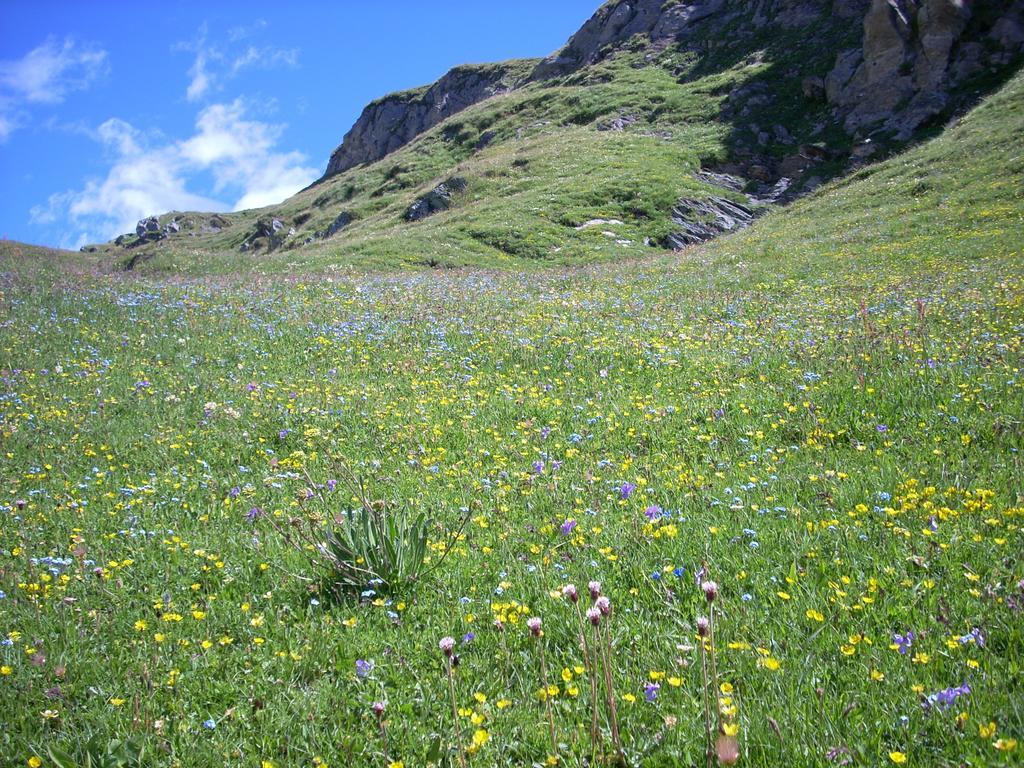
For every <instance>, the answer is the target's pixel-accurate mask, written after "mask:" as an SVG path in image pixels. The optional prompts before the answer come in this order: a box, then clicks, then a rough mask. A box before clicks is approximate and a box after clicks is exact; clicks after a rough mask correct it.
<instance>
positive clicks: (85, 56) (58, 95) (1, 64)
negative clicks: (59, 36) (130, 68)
mask: <svg viewBox="0 0 1024 768" xmlns="http://www.w3.org/2000/svg"><path fill="white" fill-rule="evenodd" d="M106 66H107V52H106V51H104V50H101V49H99V48H95V47H89V46H81V45H79V44H78V43H76V42H75V41H74V40H72V39H71V38H66V39H65V40H64V42H63V43H58V42H57V40H56V39H54V38H52V37H51V38H49V39H48V40H47V41H46V42H45V43H43V44H42V45H40V46H39V47H38V48H33V49H32V50H31V51H29V52H28V53H27V54H25V55H24V56H23V57H22V58H20V59H14V60H7V61H0V89H2V90H3V91H4V92H5V93H6V94H8V96H9V98H11V99H12V100H16V101H24V102H27V103H30V104H59V103H61V102H62V101H63V100H64V98H65V97H66V96H67V94H68V93H70V92H71V91H79V90H82V89H84V88H87V87H88V86H89V85H90V84H91V83H92V82H93V81H94V80H96V78H98V77H99V76H100V75H102V74H103V73H104V72H105V71H106Z"/></svg>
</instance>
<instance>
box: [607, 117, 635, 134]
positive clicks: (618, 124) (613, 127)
mask: <svg viewBox="0 0 1024 768" xmlns="http://www.w3.org/2000/svg"><path fill="white" fill-rule="evenodd" d="M638 119H639V118H637V116H636V115H619V116H618V117H616V118H613V119H612V120H606V121H604V122H600V123H598V124H597V130H599V131H614V132H616V133H621V132H622V131H624V130H626V129H627V128H629V126H631V125H633V124H634V123H636V122H637V120H638Z"/></svg>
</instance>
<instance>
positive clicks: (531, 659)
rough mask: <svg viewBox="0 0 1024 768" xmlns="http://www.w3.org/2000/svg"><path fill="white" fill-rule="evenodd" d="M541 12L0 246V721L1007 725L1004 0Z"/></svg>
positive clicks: (990, 751)
mask: <svg viewBox="0 0 1024 768" xmlns="http://www.w3.org/2000/svg"><path fill="white" fill-rule="evenodd" d="M596 4H597V2H596V0H595V5H596ZM441 5H444V4H441ZM438 12H439V13H441V12H444V11H440V10H439V11H438ZM584 21H585V23H583V22H584ZM580 22H581V23H583V26H582V27H581V28H580V30H579V31H578V32H577V33H576V34H575V35H574V36H573V37H572V38H571V39H570V40H569V42H568V43H567V44H566V46H565V47H564V48H563V49H561V50H560V51H558V52H556V53H555V54H553V55H551V56H550V57H548V58H546V59H522V60H516V61H511V62H505V63H501V64H486V65H477V64H473V65H464V66H460V67H457V68H456V69H454V70H452V71H451V72H449V73H448V74H447V75H445V76H444V77H443V78H442V79H441V80H439V81H438V82H436V83H434V84H432V85H429V86H424V87H422V88H419V89H416V90H412V91H406V92H402V93H398V94H393V95H390V96H385V97H383V98H381V99H380V100H378V101H376V102H374V103H372V104H370V105H369V106H367V107H366V109H365V111H363V113H362V116H361V117H360V118H359V120H358V121H357V122H356V123H355V125H354V126H353V127H352V128H351V130H350V131H349V132H348V134H347V135H345V137H344V140H343V141H342V143H341V144H340V145H339V146H338V149H337V150H336V151H335V152H334V154H333V155H332V156H331V158H330V159H329V160H328V159H327V158H323V159H322V160H323V161H325V162H326V166H324V167H325V171H324V173H323V175H322V177H321V178H320V179H319V180H317V181H315V182H314V183H313V184H311V185H310V186H308V187H306V188H305V189H302V190H301V191H299V192H297V193H296V194H294V195H293V196H291V197H289V198H288V199H286V200H284V201H282V202H280V203H279V204H275V205H272V206H269V207H266V208H261V209H257V210H243V211H238V212H203V211H170V212H167V211H155V210H154V211H152V212H151V215H147V216H146V217H145V218H143V219H142V220H141V221H139V223H138V226H137V228H136V230H135V231H133V232H129V233H126V234H122V235H119V236H118V237H116V239H112V240H110V241H109V242H104V243H97V244H91V245H86V246H85V247H83V248H82V249H81V250H80V251H69V250H62V249H57V248H49V247H45V246H39V245H27V244H22V243H17V242H14V241H6V240H5V241H4V242H3V243H2V244H0V766H2V767H3V768H6V767H7V766H10V767H11V768H14V766H32V768H51V767H52V768H85V767H86V766H88V767H89V768H128V767H134V766H160V767H166V768H207V767H210V766H232V767H234V766H238V767H239V768H242V767H248V768H328V766H329V767H330V768H340V767H341V766H358V767H361V766H368V767H370V766H375V767H379V768H414V767H416V766H437V767H438V768H440V767H442V766H445V767H447V766H452V767H455V766H458V767H459V768H469V767H471V766H588V767H590V766H655V767H657V766H682V767H685V768H689V767H691V766H692V767H694V768H710V766H717V765H736V764H738V765H741V766H744V765H745V766H758V767H769V766H793V767H794V768H798V767H802V766H865V767H867V766H886V765H906V766H915V767H917V768H932V767H937V768H960V767H961V766H1015V765H1020V764H1021V761H1022V759H1024V743H1022V744H1018V742H1019V741H1021V742H1024V554H1022V553H1024V455H1022V451H1024V370H1022V368H1024V72H1022V71H1021V64H1022V62H1024V2H1021V1H1020V0H992V2H968V1H967V0H760V1H759V2H747V1H746V0H668V1H665V0H611V1H610V2H608V3H605V4H604V5H603V6H601V7H600V8H596V9H595V13H594V15H593V17H592V18H591V19H590V20H589V21H587V20H584V19H581V20H580ZM396 55H397V54H396ZM408 67H409V69H410V71H411V72H412V73H413V75H415V71H416V62H415V61H413V60H410V61H409V62H408ZM295 76H296V77H299V76H300V74H299V73H296V75H295ZM296 119H298V118H296ZM338 128H339V129H340V130H339V131H338V133H339V138H340V134H341V133H343V131H344V128H345V126H338ZM132 218H133V220H134V217H132Z"/></svg>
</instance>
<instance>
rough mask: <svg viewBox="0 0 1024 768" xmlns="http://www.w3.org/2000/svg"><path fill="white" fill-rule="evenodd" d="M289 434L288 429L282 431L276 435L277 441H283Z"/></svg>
mask: <svg viewBox="0 0 1024 768" xmlns="http://www.w3.org/2000/svg"><path fill="white" fill-rule="evenodd" d="M289 432H291V430H290V429H282V430H281V431H280V432H278V433H277V437H278V439H280V440H284V439H285V438H286V437H288V433H289Z"/></svg>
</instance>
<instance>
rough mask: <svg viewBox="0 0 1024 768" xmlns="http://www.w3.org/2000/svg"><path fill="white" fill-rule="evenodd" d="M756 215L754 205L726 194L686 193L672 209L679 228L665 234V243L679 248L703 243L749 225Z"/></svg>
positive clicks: (673, 247)
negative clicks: (698, 195) (696, 196)
mask: <svg viewBox="0 0 1024 768" xmlns="http://www.w3.org/2000/svg"><path fill="white" fill-rule="evenodd" d="M755 215H756V214H755V212H754V210H753V209H752V208H748V207H747V206H745V205H743V204H741V203H737V202H734V201H732V200H727V199H726V198H724V197H709V198H706V199H704V200H696V199H693V198H686V197H684V198H683V199H681V200H680V201H679V202H677V203H676V205H675V207H674V208H673V209H672V221H673V222H674V223H675V224H677V225H678V226H679V227H680V229H679V231H677V232H673V233H672V234H670V235H669V236H668V237H666V238H665V245H666V246H667V247H668V248H671V249H673V250H680V249H682V248H685V247H686V246H688V245H696V244H697V243H703V242H706V241H708V240H712V239H714V238H716V237H718V236H719V235H722V234H725V233H726V232H734V231H736V230H740V229H744V228H745V227H748V226H750V223H751V222H752V221H753V220H754V217H755Z"/></svg>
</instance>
